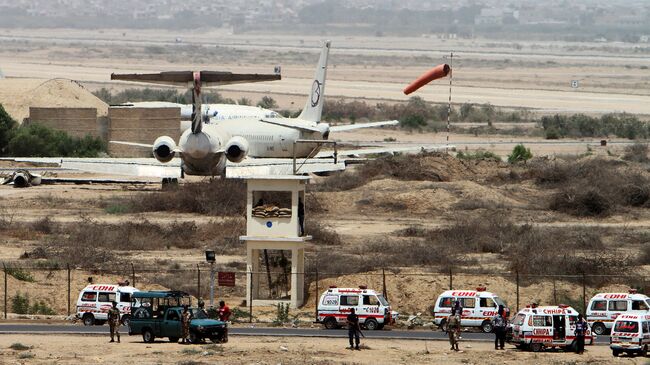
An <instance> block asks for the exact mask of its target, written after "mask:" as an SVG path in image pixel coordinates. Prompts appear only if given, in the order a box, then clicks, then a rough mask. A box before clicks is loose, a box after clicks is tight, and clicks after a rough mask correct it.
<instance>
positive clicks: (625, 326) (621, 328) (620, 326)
mask: <svg viewBox="0 0 650 365" xmlns="http://www.w3.org/2000/svg"><path fill="white" fill-rule="evenodd" d="M614 331H616V332H628V333H636V332H639V323H638V322H634V321H620V322H616V326H614Z"/></svg>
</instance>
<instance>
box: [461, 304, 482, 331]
mask: <svg viewBox="0 0 650 365" xmlns="http://www.w3.org/2000/svg"><path fill="white" fill-rule="evenodd" d="M458 300H459V301H460V305H461V307H463V314H462V316H461V318H460V325H461V326H480V325H481V323H483V320H482V319H480V318H478V317H477V315H478V312H477V311H476V304H477V303H476V298H458Z"/></svg>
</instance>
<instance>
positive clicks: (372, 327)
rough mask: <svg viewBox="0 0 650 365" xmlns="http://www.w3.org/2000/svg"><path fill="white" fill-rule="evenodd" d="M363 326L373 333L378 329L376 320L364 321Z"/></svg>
mask: <svg viewBox="0 0 650 365" xmlns="http://www.w3.org/2000/svg"><path fill="white" fill-rule="evenodd" d="M363 325H364V326H365V327H366V328H367V329H368V331H375V330H377V329H379V323H377V320H376V319H372V318H369V319H366V322H365V323H364V324H363Z"/></svg>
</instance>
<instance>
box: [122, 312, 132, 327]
mask: <svg viewBox="0 0 650 365" xmlns="http://www.w3.org/2000/svg"><path fill="white" fill-rule="evenodd" d="M121 322H122V325H123V326H127V327H128V326H129V323H130V322H131V316H130V315H128V314H125V315H123V316H122V321H121Z"/></svg>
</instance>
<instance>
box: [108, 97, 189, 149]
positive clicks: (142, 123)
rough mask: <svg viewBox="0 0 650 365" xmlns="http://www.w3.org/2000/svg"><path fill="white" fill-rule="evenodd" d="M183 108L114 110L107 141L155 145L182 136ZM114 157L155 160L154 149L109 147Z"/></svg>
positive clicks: (111, 145)
mask: <svg viewBox="0 0 650 365" xmlns="http://www.w3.org/2000/svg"><path fill="white" fill-rule="evenodd" d="M180 120H181V110H180V108H133V107H110V108H109V109H108V128H107V140H109V141H127V142H136V143H144V144H153V142H154V141H155V140H156V138H158V137H160V136H169V137H171V138H172V139H173V140H174V141H178V139H179V137H180ZM108 153H109V154H110V155H111V156H113V157H151V156H152V155H151V149H150V148H144V147H134V146H126V145H119V144H114V143H109V144H108Z"/></svg>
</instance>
